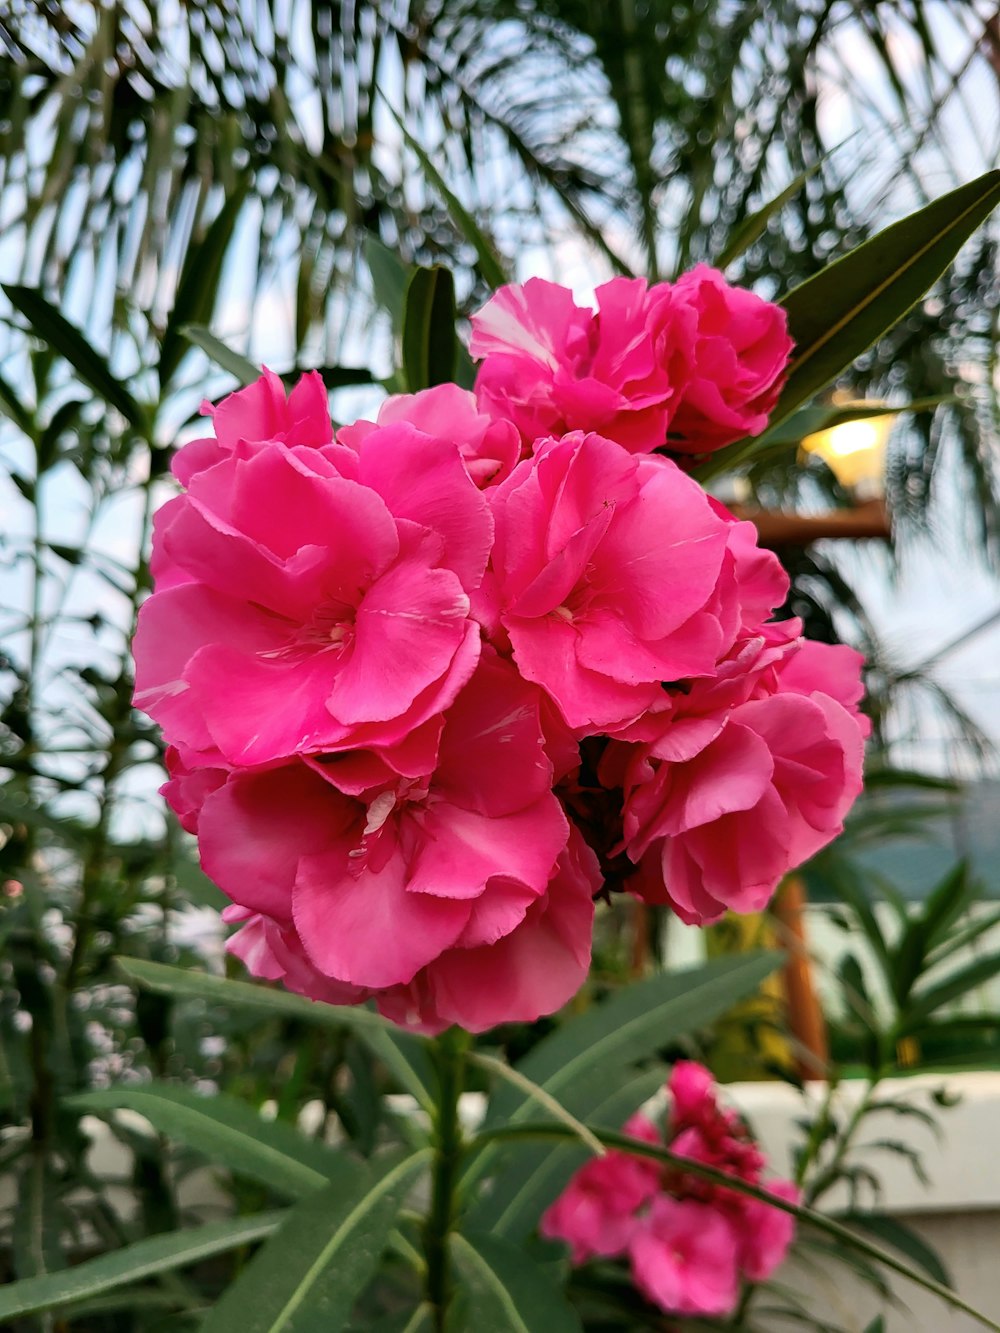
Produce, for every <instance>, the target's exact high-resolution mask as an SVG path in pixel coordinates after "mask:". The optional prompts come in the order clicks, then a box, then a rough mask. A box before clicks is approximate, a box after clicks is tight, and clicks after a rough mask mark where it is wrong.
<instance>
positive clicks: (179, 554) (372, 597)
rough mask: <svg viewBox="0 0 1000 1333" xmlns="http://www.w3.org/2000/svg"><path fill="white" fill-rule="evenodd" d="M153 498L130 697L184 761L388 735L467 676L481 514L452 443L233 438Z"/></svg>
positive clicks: (249, 759) (251, 756)
mask: <svg viewBox="0 0 1000 1333" xmlns="http://www.w3.org/2000/svg"><path fill="white" fill-rule="evenodd" d="M345 468H346V470H348V471H349V472H350V473H351V475H350V476H345V475H344V469H345ZM169 508H170V513H169V514H168V516H167V519H166V521H165V522H164V524H163V526H162V528H161V530H160V531H159V533H158V542H159V553H160V568H161V570H164V569H165V570H166V571H167V572H168V574H169V572H170V571H171V570H177V571H179V573H178V574H177V575H176V576H175V577H168V578H166V579H165V585H166V586H161V585H158V587H157V591H156V592H155V593H154V594H153V596H152V597H151V598H149V600H148V601H147V602H146V603H145V605H144V606H143V607H142V611H141V613H140V617H139V628H138V633H137V635H136V639H135V645H134V651H135V657H136V696H135V697H136V703H137V705H138V706H139V707H141V708H143V709H145V710H146V711H148V712H149V713H150V714H151V715H152V716H153V717H155V718H156V720H157V721H158V722H159V723H160V724H161V725H162V726H163V727H164V729H165V731H166V732H167V735H168V738H169V739H170V740H171V741H172V742H173V743H174V744H176V745H177V746H178V748H179V749H181V750H182V751H183V753H184V755H185V758H186V760H187V762H188V763H201V764H209V765H212V764H217V763H218V762H219V757H220V756H221V757H222V758H223V759H224V760H225V762H227V763H229V764H232V765H241V764H252V765H255V764H262V763H270V762H273V761H274V760H276V759H282V758H287V757H289V756H291V755H296V754H309V753H316V752H320V751H332V750H337V749H344V748H348V747H360V746H365V747H370V746H373V745H376V746H389V747H392V746H399V745H401V744H403V743H405V742H406V740H407V738H408V737H409V736H410V735H411V734H412V733H414V731H415V729H417V728H419V727H420V726H422V725H423V724H424V723H427V722H428V720H429V719H431V718H433V717H434V716H435V715H436V714H440V712H441V711H442V710H443V709H444V708H446V707H447V706H448V705H449V704H450V703H451V701H452V699H454V697H455V695H456V693H457V692H458V690H459V689H460V688H461V686H462V685H463V684H464V682H465V681H466V680H467V679H468V678H469V675H470V674H471V672H472V670H473V668H474V666H475V663H476V659H477V657H478V654H479V627H478V625H477V624H476V623H475V622H474V621H473V620H471V619H470V618H469V592H470V591H471V590H473V589H475V588H476V586H477V585H478V583H479V581H480V580H481V578H482V574H483V570H484V568H485V565H486V560H487V555H488V552H489V546H490V539H491V535H492V524H491V521H490V517H489V513H488V511H487V509H486V505H485V502H484V500H483V499H482V497H481V495H480V494H479V492H478V491H477V490H476V488H475V486H474V485H473V483H472V482H471V480H470V479H469V477H468V475H467V473H466V471H465V469H464V467H463V465H462V462H461V459H460V458H459V456H458V452H457V450H456V449H455V447H454V445H451V444H448V443H447V442H445V441H442V440H435V439H432V438H431V437H429V436H426V435H423V434H421V433H420V432H419V431H417V430H415V429H414V428H413V427H411V426H408V425H396V426H390V427H386V428H383V429H380V430H378V431H376V432H375V433H374V434H373V435H372V436H370V437H369V439H368V440H366V441H365V442H364V443H363V444H362V446H361V449H360V451H359V453H358V454H355V453H353V452H352V451H350V450H342V451H340V450H338V449H336V447H331V448H330V449H326V448H309V449H302V448H297V447H292V448H289V447H287V446H286V445H283V444H274V443H271V444H263V445H259V446H257V447H256V448H255V449H254V450H253V451H251V452H250V453H249V454H248V455H247V454H246V453H245V451H244V450H243V449H242V447H238V448H237V449H235V450H234V452H232V453H231V454H229V455H227V456H226V457H225V458H223V459H222V460H221V461H220V462H218V463H216V464H215V465H214V466H213V467H210V468H207V469H206V470H204V471H201V472H198V473H196V474H194V475H193V476H192V477H191V482H190V487H189V490H188V493H187V495H186V496H183V497H180V498H179V500H178V501H175V502H174V503H173V505H171V506H169ZM429 763H431V764H432V763H433V752H431V755H430V759H429ZM400 771H405V769H404V770H400ZM424 771H426V768H425V770H424Z"/></svg>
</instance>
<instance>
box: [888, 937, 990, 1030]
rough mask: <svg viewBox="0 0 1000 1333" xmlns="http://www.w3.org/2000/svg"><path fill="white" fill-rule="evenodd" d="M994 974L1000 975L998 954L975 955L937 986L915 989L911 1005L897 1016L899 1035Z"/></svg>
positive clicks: (967, 993)
mask: <svg viewBox="0 0 1000 1333" xmlns="http://www.w3.org/2000/svg"><path fill="white" fill-rule="evenodd" d="M996 976H1000V953H994V954H988V955H987V957H985V958H977V959H975V960H974V961H973V962H971V963H969V964H968V965H967V966H965V967H960V968H958V969H957V970H956V971H954V972H952V973H950V974H949V975H948V976H947V977H945V978H944V980H943V981H939V982H938V983H937V985H935V986H928V987H927V988H926V989H920V990H916V991H914V993H913V994H912V996H911V997H910V1004H909V1005H908V1006H907V1008H906V1010H905V1012H904V1013H903V1014H902V1015H901V1017H900V1032H901V1034H902V1035H905V1034H906V1033H909V1032H913V1031H914V1030H915V1029H916V1028H918V1027H919V1026H920V1024H921V1023H923V1022H924V1021H925V1020H926V1019H928V1018H930V1016H931V1014H933V1013H934V1012H935V1010H937V1009H940V1008H941V1006H942V1005H945V1004H950V1003H951V1002H952V1001H953V1000H961V999H964V997H965V996H967V995H970V994H971V993H972V992H973V991H974V990H977V989H978V988H979V987H980V986H983V985H985V984H986V982H987V981H992V980H993V978H994V977H996Z"/></svg>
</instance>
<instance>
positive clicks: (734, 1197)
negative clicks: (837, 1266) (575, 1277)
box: [539, 1060, 799, 1315]
mask: <svg viewBox="0 0 1000 1333" xmlns="http://www.w3.org/2000/svg"><path fill="white" fill-rule="evenodd" d="M667 1087H668V1090H669V1092H670V1095H671V1107H670V1112H669V1116H668V1119H667V1122H666V1126H665V1134H664V1135H661V1133H660V1131H659V1130H658V1129H657V1128H656V1126H655V1125H654V1124H653V1123H652V1121H650V1120H649V1119H648V1118H647V1117H646V1116H644V1115H642V1114H641V1113H640V1114H637V1115H634V1116H632V1118H631V1119H630V1120H629V1121H628V1123H627V1124H626V1126H625V1131H624V1132H625V1133H626V1134H628V1135H629V1136H630V1137H632V1138H634V1139H637V1140H639V1141H640V1142H642V1143H650V1144H660V1145H665V1146H666V1147H667V1148H669V1149H670V1151H671V1152H673V1153H676V1154H677V1155H678V1156H680V1157H686V1158H689V1159H690V1160H691V1161H694V1162H700V1163H702V1164H703V1165H705V1166H712V1167H714V1168H716V1169H717V1170H719V1171H723V1172H726V1173H727V1174H728V1175H731V1176H734V1177H735V1178H737V1179H738V1180H742V1181H744V1182H746V1183H747V1184H749V1185H755V1186H757V1188H759V1189H763V1190H766V1191H767V1192H768V1193H769V1194H773V1195H774V1197H775V1198H777V1199H783V1200H785V1201H786V1202H788V1203H797V1202H798V1199H799V1192H798V1189H797V1188H796V1186H795V1185H794V1184H793V1183H792V1182H791V1181H790V1180H775V1179H769V1180H767V1181H765V1180H764V1178H763V1172H764V1169H765V1167H766V1165H767V1163H766V1161H765V1159H764V1156H763V1154H762V1153H761V1152H760V1149H759V1148H758V1147H757V1145H756V1144H755V1143H754V1141H753V1140H752V1139H751V1137H750V1135H749V1133H748V1131H747V1129H746V1126H745V1125H744V1124H743V1123H742V1121H741V1120H740V1119H739V1117H738V1116H737V1115H736V1113H735V1112H734V1111H731V1110H728V1109H724V1108H722V1107H720V1106H719V1104H718V1100H717V1089H716V1085H715V1083H714V1082H713V1080H712V1076H711V1074H710V1073H709V1072H708V1070H707V1069H705V1068H704V1066H702V1065H699V1064H696V1063H695V1062H694V1061H689V1060H682V1061H679V1062H678V1063H677V1064H676V1065H675V1066H674V1068H673V1071H672V1073H671V1075H670V1079H669V1082H668V1084H667ZM539 1229H540V1231H541V1234H542V1235H543V1236H545V1237H547V1238H548V1239H550V1240H564V1241H568V1242H569V1243H570V1245H571V1247H572V1249H571V1259H572V1262H573V1263H574V1264H577V1265H579V1264H584V1263H586V1262H587V1261H588V1260H590V1259H594V1258H625V1257H627V1258H628V1260H629V1264H630V1267H631V1271H632V1277H633V1280H634V1282H635V1285H636V1286H637V1287H638V1289H639V1290H640V1291H641V1292H642V1294H643V1296H645V1297H646V1299H647V1300H649V1301H651V1302H652V1303H653V1304H654V1305H656V1306H659V1308H660V1309H662V1310H665V1311H666V1312H667V1313H669V1314H679V1315H726V1314H729V1313H731V1312H732V1311H733V1310H734V1309H735V1308H736V1304H737V1301H738V1299H739V1290H740V1281H741V1279H743V1280H747V1281H750V1282H760V1281H763V1280H764V1279H765V1278H768V1277H770V1276H771V1274H772V1273H773V1272H774V1271H775V1269H776V1268H777V1267H778V1265H779V1264H780V1263H781V1262H782V1260H783V1259H784V1258H785V1255H786V1254H787V1252H788V1247H789V1245H790V1244H791V1242H792V1238H793V1236H794V1233H795V1219H794V1217H792V1215H791V1214H789V1213H786V1212H784V1211H782V1210H781V1209H778V1208H774V1207H771V1206H769V1205H768V1204H766V1203H764V1202H762V1201H761V1200H758V1199H753V1198H749V1197H748V1196H747V1195H745V1194H740V1193H737V1192H736V1191H735V1190H731V1189H727V1188H725V1187H724V1186H718V1185H714V1184H710V1183H708V1182H706V1181H704V1180H702V1179H701V1178H699V1177H698V1176H695V1175H692V1174H690V1173H689V1172H685V1171H683V1170H678V1169H676V1168H673V1167H666V1168H664V1167H663V1166H661V1165H660V1164H659V1163H657V1162H655V1161H653V1160H651V1159H650V1158H648V1157H638V1156H635V1155H633V1154H630V1153H627V1152H619V1151H613V1152H609V1153H607V1155H606V1156H604V1157H601V1158H596V1159H594V1160H593V1161H590V1162H588V1163H587V1164H586V1166H583V1167H581V1169H580V1170H579V1171H578V1172H577V1173H576V1175H575V1176H574V1177H573V1179H572V1180H571V1181H570V1183H569V1185H568V1186H567V1188H566V1190H565V1191H564V1192H563V1193H562V1194H561V1195H560V1196H559V1198H558V1199H557V1200H556V1201H555V1203H554V1204H552V1206H551V1207H550V1208H549V1209H548V1210H547V1211H546V1212H545V1214H544V1215H543V1217H542V1220H541V1224H540V1228H539Z"/></svg>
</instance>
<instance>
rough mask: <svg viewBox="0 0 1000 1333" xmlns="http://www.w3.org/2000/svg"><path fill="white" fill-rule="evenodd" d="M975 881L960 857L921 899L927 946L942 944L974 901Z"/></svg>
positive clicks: (976, 887) (976, 886)
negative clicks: (953, 866) (922, 899)
mask: <svg viewBox="0 0 1000 1333" xmlns="http://www.w3.org/2000/svg"><path fill="white" fill-rule="evenodd" d="M978 887H979V886H978V885H977V884H976V882H975V880H974V879H973V878H972V876H971V875H970V874H969V867H968V865H967V864H966V863H965V861H960V862H959V863H958V865H957V866H955V868H954V870H951V871H949V873H948V874H947V875H945V877H944V878H943V879H942V880H941V882H940V883H939V884H938V885H936V886H935V888H933V889H932V890H931V892H930V894H929V895H928V898H927V900H926V902H925V903H924V907H923V912H922V914H921V915H922V917H923V921H924V933H925V936H926V941H927V948H928V950H930V949H933V948H934V947H935V945H938V944H941V943H942V942H943V940H944V938H945V936H946V935H947V932H948V931H949V930H950V929H951V927H952V926H953V925H954V924H955V922H956V921H957V920H958V918H959V917H960V916H961V915H962V913H963V912H965V911H966V910H967V909H968V908H969V907H971V906H972V904H973V903H974V902H975V900H976V898H977V896H978V894H977V889H978Z"/></svg>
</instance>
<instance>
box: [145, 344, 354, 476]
mask: <svg viewBox="0 0 1000 1333" xmlns="http://www.w3.org/2000/svg"><path fill="white" fill-rule="evenodd" d="M202 412H204V413H205V414H206V415H208V416H210V417H211V418H212V424H213V425H214V427H215V438H214V439H204V440H192V441H191V442H190V443H189V444H185V445H183V446H182V447H181V448H180V449H178V451H177V453H176V454H175V455H174V458H173V462H172V463H171V471H172V472H173V474H174V476H175V477H176V478H177V480H178V481H180V482H181V483H182V484H183V485H185V486H187V485H188V484H189V482H190V481H191V478H192V477H193V476H194V474H195V473H196V472H202V471H204V469H205V468H207V467H213V466H214V465H215V464H216V463H218V462H220V461H221V460H222V459H223V458H225V457H226V455H227V454H231V453H232V452H233V451H234V450H235V449H236V447H237V446H238V445H240V444H243V443H248V444H257V443H265V442H267V441H269V440H277V441H280V442H281V443H282V444H287V445H288V446H289V447H290V448H291V447H292V446H293V445H306V446H309V447H311V448H317V449H318V448H320V447H321V446H323V445H325V444H332V443H333V423H332V422H331V420H330V405H329V401H328V399H327V396H326V385H325V384H324V383H323V380H322V377H321V376H320V374H319V372H318V371H315V370H310V371H309V372H308V373H307V374H305V375H303V376H302V378H301V379H300V380H299V382H298V384H297V385H296V386H295V388H294V389H293V390H292V391H291V393H290V394H289V395H288V396H287V398H286V396H285V386H284V385H283V384H282V382H281V380H280V379H279V378H278V376H277V375H275V373H274V371H273V370H267V369H266V368H265V370H264V373H263V375H261V377H260V379H259V380H256V381H255V382H254V383H253V384H250V385H248V386H247V388H245V389H238V390H237V391H236V393H231V394H230V395H229V397H228V398H223V400H222V402H221V403H219V405H218V406H217V407H213V406H212V405H211V403H203V404H202Z"/></svg>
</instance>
